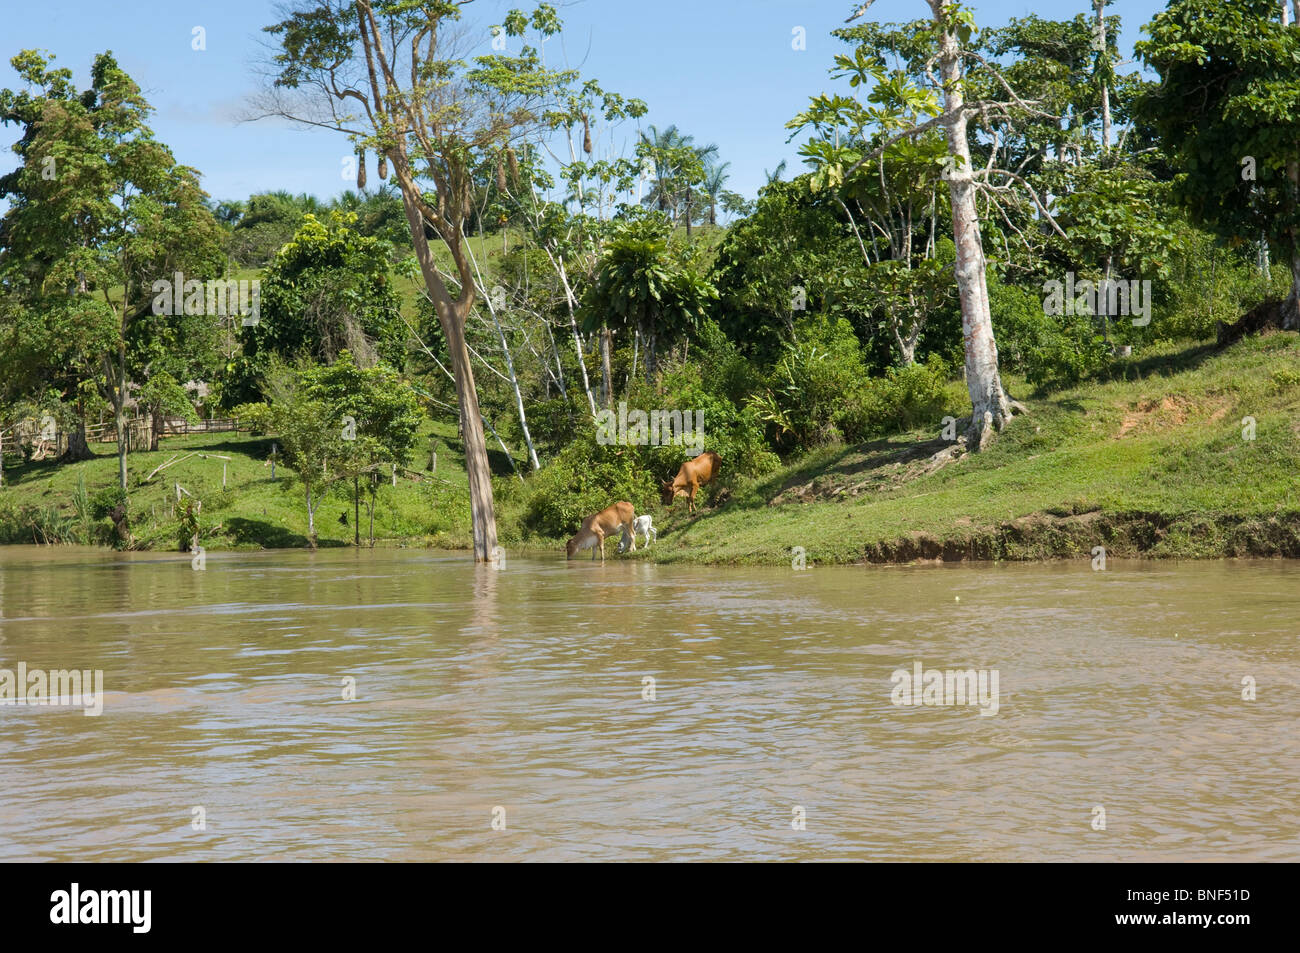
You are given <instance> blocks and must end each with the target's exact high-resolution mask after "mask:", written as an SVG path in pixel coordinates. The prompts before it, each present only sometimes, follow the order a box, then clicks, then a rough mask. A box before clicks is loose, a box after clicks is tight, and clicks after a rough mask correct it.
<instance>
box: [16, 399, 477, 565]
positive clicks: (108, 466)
mask: <svg viewBox="0 0 1300 953" xmlns="http://www.w3.org/2000/svg"><path fill="white" fill-rule="evenodd" d="M433 435H436V436H437V437H439V438H440V440H441V441H442V449H441V450H440V451H439V454H438V469H437V474H436V476H437V477H438V478H439V479H438V480H437V481H434V480H428V479H426V480H422V481H420V482H416V481H414V480H412V479H409V478H406V477H399V479H398V485H397V486H396V487H393V486H392V485H391V482H389V481H385V482H384V483H383V484H381V486H380V488H379V494H378V502H377V505H376V508H375V537H376V539H388V540H391V539H403V540H405V539H414V540H418V541H419V542H421V543H429V544H432V545H442V546H448V547H459V546H464V545H466V544H467V543H468V539H469V515H468V506H467V505H465V501H466V500H467V499H468V492H469V491H468V482H467V480H466V476H465V469H464V462H463V461H464V457H463V455H462V454H461V453H460V447H459V444H458V443H457V441H456V428H455V425H454V424H444V423H435V422H426V424H425V426H424V433H423V434H422V436H421V438H420V440H419V442H418V443H417V453H416V454H415V456H416V457H419V458H420V459H418V460H413V461H412V462H413V463H415V464H416V465H417V466H418V467H420V468H422V469H423V468H427V466H428V458H427V454H428V447H429V439H430V437H431V436H433ZM272 443H273V440H272V439H271V438H262V437H253V436H250V435H249V434H238V433H217V434H191V435H188V436H176V437H167V438H164V440H163V441H162V444H161V449H160V450H159V451H158V452H156V453H148V452H136V453H132V454H130V455H129V456H128V458H127V460H128V466H129V468H130V494H131V524H132V525H131V528H132V532H133V533H134V535H135V536H136V545H137V546H139V547H141V548H151V549H176V548H177V527H178V521H177V519H176V517H175V516H174V515H173V507H174V505H175V503H176V489H175V487H176V484H177V483H180V485H181V486H182V487H183V488H184V489H185V490H186V491H188V492H190V493H192V494H194V495H195V496H196V497H198V498H199V499H201V500H202V501H203V509H202V512H201V515H200V526H201V531H202V538H201V542H202V544H203V545H204V546H205V547H207V548H209V549H214V550H215V549H230V548H257V547H259V546H263V545H264V546H268V547H271V546H304V545H306V542H307V514H306V504H305V499H304V495H303V492H302V488H301V485H300V484H298V483H297V482H296V481H295V480H294V479H293V478H292V471H290V470H289V469H288V468H287V467H285V466H284V465H283V464H282V463H280V464H278V465H277V467H276V479H275V480H274V481H273V480H271V470H270V467H269V466H267V465H266V461H267V458H268V455H269V453H270V449H271V444H272ZM91 449H92V450H93V451H94V452H95V454H96V455H95V458H94V459H92V460H87V461H85V462H83V463H79V464H73V465H68V466H63V465H60V464H58V463H55V462H52V461H50V462H40V463H29V464H26V465H24V466H19V467H13V466H12V463H13V461H14V457H12V456H11V457H8V458H6V463H7V464H9V465H8V466H6V469H5V474H4V478H5V489H4V490H3V491H0V507H3V506H5V505H11V506H13V507H15V508H17V507H21V506H24V505H43V506H55V507H58V508H59V510H60V512H61V514H62V515H64V516H72V515H73V514H74V507H73V504H72V502H71V501H72V499H73V496H74V493H75V490H76V487H77V482H78V479H79V478H81V477H84V479H85V481H86V490H87V493H88V494H89V495H90V496H94V494H95V492H96V491H97V490H100V489H103V488H104V487H108V486H111V485H113V484H114V483H115V482H116V480H117V456H116V453H117V450H116V445H115V444H112V443H104V444H92V445H91ZM194 451H198V452H200V453H204V454H215V455H219V456H225V457H230V458H231V459H230V460H229V461H222V460H221V459H219V458H218V457H217V456H209V457H207V458H206V459H205V458H203V457H200V456H188V457H186V455H187V454H190V453H191V452H194ZM173 457H184V459H180V460H178V461H177V462H176V463H175V464H173V465H172V466H169V467H168V468H167V469H166V470H163V471H162V472H160V473H159V474H157V475H156V476H154V477H153V479H152V480H150V481H149V482H148V483H143V482H142V481H143V480H144V479H145V478H146V477H147V476H148V475H149V473H150V472H151V471H153V470H154V468H155V467H158V466H160V465H161V464H164V463H166V462H167V461H168V460H171V459H172V458H173ZM223 462H225V464H226V489H225V490H223V489H222V486H221V473H222V464H223ZM363 501H364V496H363ZM344 513H346V515H347V519H348V525H346V526H345V525H343V524H342V523H340V521H339V517H340V515H342V514H344ZM361 520H362V522H361V535H362V540H363V541H364V540H365V539H366V537H367V531H368V525H367V518H366V511H365V507H364V505H363V507H362V511H361ZM352 522H353V508H352V499H351V486H346V487H345V486H343V485H336V486H335V487H334V489H333V491H332V492H331V493H330V494H329V495H328V496H327V497H326V499H325V501H324V502H322V503H321V504H320V507H319V508H318V509H317V511H316V530H317V536H318V541H319V544H320V545H322V546H331V545H347V544H350V543H351V542H352V539H353V527H352Z"/></svg>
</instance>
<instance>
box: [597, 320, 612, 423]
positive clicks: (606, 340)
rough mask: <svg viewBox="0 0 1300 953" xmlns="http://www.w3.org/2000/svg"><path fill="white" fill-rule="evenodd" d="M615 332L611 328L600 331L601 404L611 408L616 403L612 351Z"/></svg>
mask: <svg viewBox="0 0 1300 953" xmlns="http://www.w3.org/2000/svg"><path fill="white" fill-rule="evenodd" d="M613 338H614V332H613V331H611V330H610V329H609V328H601V329H600V402H601V404H603V405H604V406H605V407H610V406H612V404H613V401H614V363H613V360H612V351H613V350H614V344H613Z"/></svg>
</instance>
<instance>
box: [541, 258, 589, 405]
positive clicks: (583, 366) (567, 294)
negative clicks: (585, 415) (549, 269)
mask: <svg viewBox="0 0 1300 953" xmlns="http://www.w3.org/2000/svg"><path fill="white" fill-rule="evenodd" d="M547 255H548V256H549V255H550V251H547ZM551 261H552V262H554V263H555V265H556V267H557V268H558V269H559V272H560V282H561V283H562V284H563V285H564V300H565V302H566V303H567V304H568V307H569V328H570V330H571V331H572V332H573V349H574V352H575V353H576V354H577V355H578V370H579V371H581V372H582V390H583V393H585V394H586V395H587V404H588V406H590V407H591V416H593V417H595V416H596V398H595V397H593V396H592V393H591V381H590V380H589V379H588V377H587V362H586V360H584V359H583V356H582V338H581V337H580V336H579V334H578V318H577V315H576V313H575V306H576V302H575V299H574V295H573V289H572V288H571V287H570V286H569V273H568V272H567V271H566V270H565V267H564V259H563V258H558V257H551Z"/></svg>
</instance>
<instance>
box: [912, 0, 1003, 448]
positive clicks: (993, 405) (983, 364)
mask: <svg viewBox="0 0 1300 953" xmlns="http://www.w3.org/2000/svg"><path fill="white" fill-rule="evenodd" d="M928 2H929V4H930V8H931V10H932V12H933V14H934V21H935V23H936V24H937V25H938V26H939V28H940V30H941V31H942V33H941V36H940V41H939V75H940V78H941V80H942V81H943V86H944V112H945V113H947V114H949V118H948V119H947V120H946V121H945V122H944V124H943V125H944V131H945V133H946V135H947V139H948V152H949V154H950V155H951V156H952V157H953V158H954V160H955V161H954V162H953V164H952V165H953V168H952V171H951V172H950V173H949V174H948V194H949V197H950V199H951V201H952V230H953V241H954V243H955V244H956V261H955V263H954V271H955V273H956V278H957V293H958V297H959V298H960V300H961V330H962V339H963V343H964V345H965V352H966V387H967V389H968V390H969V392H970V399H971V410H972V414H971V423H970V428H969V429H968V430H967V432H966V443H967V445H968V446H969V448H970V449H971V450H979V449H982V448H983V447H984V446H985V445H986V444H987V443H988V440H989V438H990V436H991V434H992V431H993V429H995V428H996V429H998V430H1000V429H1002V427H1003V425H1005V424H1006V422H1007V421H1008V420H1010V419H1011V402H1010V399H1009V398H1008V397H1007V394H1006V391H1004V390H1003V389H1002V378H1001V376H1000V375H999V373H998V346H997V342H996V341H994V339H993V319H992V317H991V316H990V314H989V292H988V285H987V282H986V280H985V271H984V245H983V240H982V238H981V236H980V223H979V216H978V214H977V211H976V208H975V180H974V176H973V174H972V171H973V170H972V168H971V161H970V143H969V141H968V139H967V117H966V112H965V110H964V109H963V108H962V107H963V106H964V104H965V94H964V92H963V90H962V82H963V70H962V65H961V64H962V56H961V48H960V46H959V44H958V42H957V37H956V34H955V33H954V25H953V23H952V22H951V21H950V19H949V17H948V14H947V13H946V12H945V6H946V3H945V0H928ZM949 9H951V8H949Z"/></svg>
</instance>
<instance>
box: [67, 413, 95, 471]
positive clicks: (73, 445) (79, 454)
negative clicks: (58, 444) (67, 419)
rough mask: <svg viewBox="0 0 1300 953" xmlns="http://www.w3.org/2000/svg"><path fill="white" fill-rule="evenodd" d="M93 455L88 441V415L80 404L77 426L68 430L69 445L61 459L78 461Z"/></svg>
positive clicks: (70, 461)
mask: <svg viewBox="0 0 1300 953" xmlns="http://www.w3.org/2000/svg"><path fill="white" fill-rule="evenodd" d="M92 456H93V454H92V453H91V452H90V445H89V444H88V443H87V442H86V416H85V413H84V412H83V411H82V409H81V406H80V404H78V406H77V428H76V429H75V430H72V431H69V432H68V446H67V447H66V448H65V449H64V451H63V456H62V457H61V458H60V459H61V460H62V461H63V462H64V463H76V462H77V461H78V460H89V459H90V458H91V457H92Z"/></svg>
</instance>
